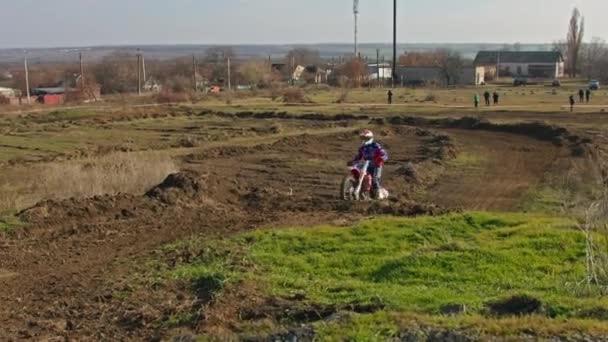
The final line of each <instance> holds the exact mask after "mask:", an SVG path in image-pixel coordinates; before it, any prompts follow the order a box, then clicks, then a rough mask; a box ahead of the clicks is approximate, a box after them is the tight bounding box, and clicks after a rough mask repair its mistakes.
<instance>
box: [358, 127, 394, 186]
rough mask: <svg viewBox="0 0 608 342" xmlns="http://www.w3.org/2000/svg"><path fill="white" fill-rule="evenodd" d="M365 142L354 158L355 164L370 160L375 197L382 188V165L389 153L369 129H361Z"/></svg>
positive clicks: (370, 172) (362, 138)
mask: <svg viewBox="0 0 608 342" xmlns="http://www.w3.org/2000/svg"><path fill="white" fill-rule="evenodd" d="M359 137H361V140H362V141H363V144H362V145H361V147H360V148H359V152H358V153H357V155H356V156H355V158H354V159H353V164H357V163H359V162H362V161H369V162H370V164H369V168H368V169H367V172H368V173H369V174H370V175H371V176H372V190H373V192H372V194H373V196H374V197H377V196H378V190H380V189H382V187H381V186H380V179H381V178H382V167H384V163H385V162H386V161H387V160H388V154H387V153H386V151H385V150H384V149H383V148H382V146H380V144H378V143H377V142H376V141H375V140H374V133H373V132H372V131H370V130H368V129H366V130H363V131H361V133H360V134H359Z"/></svg>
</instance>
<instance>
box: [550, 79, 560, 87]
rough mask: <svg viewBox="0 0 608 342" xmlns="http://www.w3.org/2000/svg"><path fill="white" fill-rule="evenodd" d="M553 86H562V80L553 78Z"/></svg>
mask: <svg viewBox="0 0 608 342" xmlns="http://www.w3.org/2000/svg"><path fill="white" fill-rule="evenodd" d="M551 85H552V86H554V87H561V86H562V82H561V81H560V80H558V79H555V80H553V82H552V83H551Z"/></svg>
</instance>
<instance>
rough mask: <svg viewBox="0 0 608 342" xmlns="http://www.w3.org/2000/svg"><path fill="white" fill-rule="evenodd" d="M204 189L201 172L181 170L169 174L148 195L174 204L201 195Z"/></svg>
mask: <svg viewBox="0 0 608 342" xmlns="http://www.w3.org/2000/svg"><path fill="white" fill-rule="evenodd" d="M203 190H204V186H203V180H202V178H201V176H200V175H199V174H197V173H194V172H180V173H174V174H171V175H169V176H168V177H167V178H166V179H165V180H164V181H163V182H162V183H161V184H159V185H157V186H155V187H154V188H152V189H150V190H149V191H148V192H147V193H146V197H148V198H152V199H155V200H158V201H160V202H162V203H165V204H173V205H174V204H179V203H180V202H182V201H183V200H187V201H191V200H192V199H194V198H197V197H201V196H202V194H203Z"/></svg>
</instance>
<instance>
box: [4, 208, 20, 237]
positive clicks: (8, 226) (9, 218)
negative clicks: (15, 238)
mask: <svg viewBox="0 0 608 342" xmlns="http://www.w3.org/2000/svg"><path fill="white" fill-rule="evenodd" d="M15 214H16V213H15V212H3V213H0V233H1V232H10V231H12V230H15V229H17V228H19V227H21V226H23V222H21V220H19V218H18V217H17V216H16V215H15Z"/></svg>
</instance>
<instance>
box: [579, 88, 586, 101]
mask: <svg viewBox="0 0 608 342" xmlns="http://www.w3.org/2000/svg"><path fill="white" fill-rule="evenodd" d="M578 99H579V102H580V103H583V102H585V91H584V90H583V89H581V90H579V91H578Z"/></svg>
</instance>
